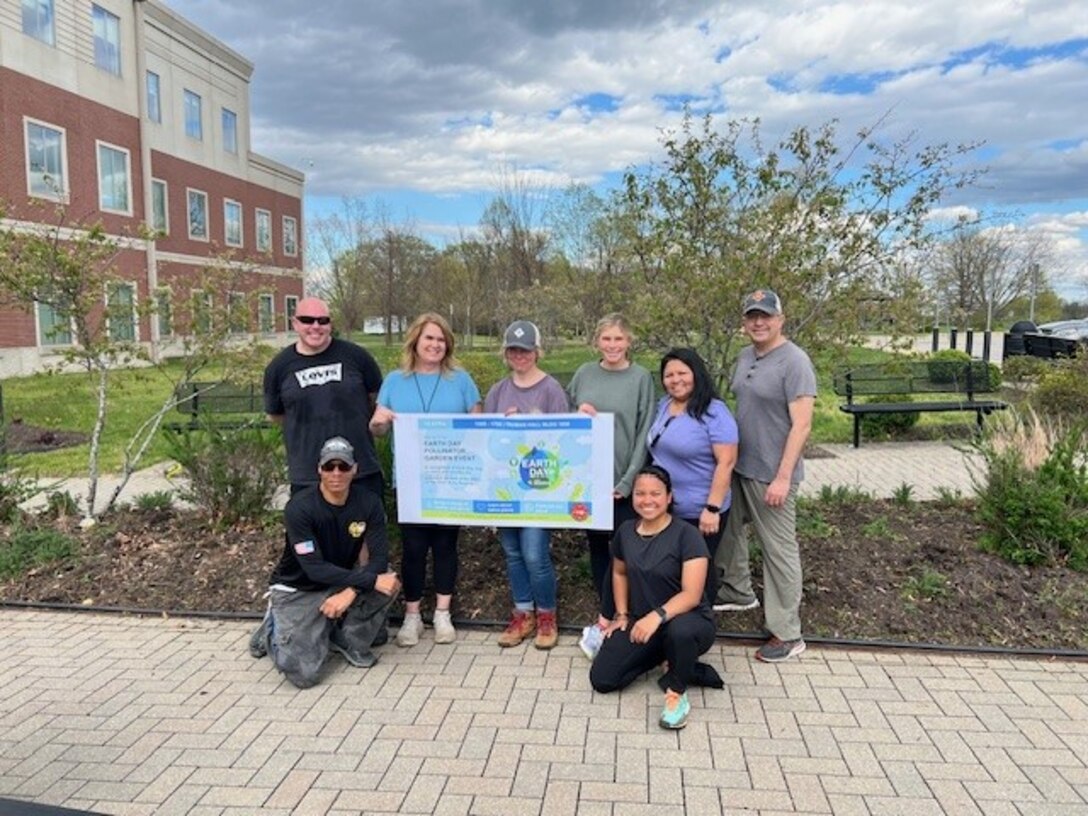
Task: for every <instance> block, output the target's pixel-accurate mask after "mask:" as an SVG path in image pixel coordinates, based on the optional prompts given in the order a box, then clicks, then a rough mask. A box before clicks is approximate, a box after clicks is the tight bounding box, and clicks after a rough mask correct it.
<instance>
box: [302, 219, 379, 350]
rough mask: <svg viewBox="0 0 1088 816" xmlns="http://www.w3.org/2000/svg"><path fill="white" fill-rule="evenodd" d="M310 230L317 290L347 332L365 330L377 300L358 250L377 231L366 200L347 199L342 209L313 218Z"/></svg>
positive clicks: (310, 249) (311, 263) (311, 256)
mask: <svg viewBox="0 0 1088 816" xmlns="http://www.w3.org/2000/svg"><path fill="white" fill-rule="evenodd" d="M309 230H310V238H309V240H308V241H307V242H306V246H307V251H308V255H309V258H308V261H309V265H310V268H311V270H312V281H313V289H314V293H315V294H317V295H319V296H321V297H322V298H324V299H325V300H327V301H328V303H329V308H330V309H331V310H332V312H333V314H334V315H335V316H336V322H337V325H339V326H340V327H341V328H342V329H343V330H344V331H345V332H348V333H350V332H353V331H358V330H360V329H362V328H363V326H364V324H365V321H366V317H367V311H368V307H369V306H370V304H372V303H373V302H374V300H375V299H376V298H375V295H376V292H375V291H374V289H373V284H374V281H373V279H372V276H371V275H370V272H371V270H370V269H369V268H368V266H367V264H366V262H365V260H364V258H363V257H362V256H361V255H360V253H359V252H358V249H359V247H361V246H364V245H365V244H367V243H369V242H370V241H372V240H373V239H374V236H375V230H376V225H375V224H374V222H373V218H372V214H371V212H370V209H369V207H368V206H367V203H366V201H365V200H363V199H360V198H345V199H344V200H343V202H342V206H341V210H340V212H336V213H332V214H330V215H327V216H322V217H319V218H314V219H311V220H310V221H309Z"/></svg>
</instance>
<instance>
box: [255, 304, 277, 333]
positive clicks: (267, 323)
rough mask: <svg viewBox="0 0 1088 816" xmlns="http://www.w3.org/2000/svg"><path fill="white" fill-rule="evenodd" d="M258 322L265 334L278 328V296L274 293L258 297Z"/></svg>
mask: <svg viewBox="0 0 1088 816" xmlns="http://www.w3.org/2000/svg"><path fill="white" fill-rule="evenodd" d="M257 324H258V326H259V327H260V330H261V332H262V333H264V334H271V333H272V332H274V331H275V330H276V298H275V297H274V296H273V295H259V296H258V297H257Z"/></svg>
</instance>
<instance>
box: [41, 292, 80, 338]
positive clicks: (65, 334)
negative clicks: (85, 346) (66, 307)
mask: <svg viewBox="0 0 1088 816" xmlns="http://www.w3.org/2000/svg"><path fill="white" fill-rule="evenodd" d="M44 309H48V310H49V314H50V315H51V316H52V319H51V321H50V329H49V330H50V331H51V332H52V333H53V334H54V337H53V338H49V337H47V336H46V333H45V331H44V329H45V321H44V320H43V310H44ZM59 323H60V321H58V320H57V312H56V309H54V308H53V307H52V306H50V305H49V304H48V303H42V302H41V301H40V300H36V301H34V324H35V325H34V329H35V336H36V337H37V340H38V345H39V346H40V347H42V348H58V347H60V346H70V345H72V344H73V342H74V341H73V337H74V332H73V326H72V317H71V315H69V316H68V328H66V329H64V330H63V331H57V328H56V327H57V325H58V324H59Z"/></svg>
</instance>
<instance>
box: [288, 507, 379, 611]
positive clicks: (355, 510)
mask: <svg viewBox="0 0 1088 816" xmlns="http://www.w3.org/2000/svg"><path fill="white" fill-rule="evenodd" d="M283 518H284V522H285V523H286V525H287V542H286V544H285V545H284V548H283V555H282V556H281V557H280V563H279V564H278V565H277V566H276V568H275V569H274V570H273V571H272V577H271V579H270V580H269V583H272V584H285V585H286V586H289V587H294V588H295V589H301V590H304V591H308V592H312V591H318V590H323V589H343V588H344V587H349V586H350V587H355V588H356V589H358V590H360V591H364V592H366V591H369V590H372V589H373V588H374V579H375V578H377V577H378V575H380V574H381V573H383V572H386V571H387V570H388V569H389V539H388V538H387V535H386V527H385V510H383V509H382V503H381V500H380V499H379V498H378V497H377V496H375V495H374V494H373V493H371V492H370V491H368V490H366V489H365V488H363V487H361V486H359V485H352V486H351V489H350V490H349V491H348V499H347V502H345V503H344V504H343V505H342V506H337V505H335V504H329V503H328V502H327V501H326V500H325V497H324V496H323V495H321V489H320V488H319V487H317V486H314V487H308V488H306V489H305V490H301V491H299V492H298V493H296V494H295V495H294V496H292V497H291V499H290V501H288V502H287V507H286V508H285V509H284V511H283ZM364 543H365V544H366V547H367V558H368V560H367V563H366V565H364V566H360V565H359V564H358V561H359V552H360V551H361V550H362V548H363V544H364Z"/></svg>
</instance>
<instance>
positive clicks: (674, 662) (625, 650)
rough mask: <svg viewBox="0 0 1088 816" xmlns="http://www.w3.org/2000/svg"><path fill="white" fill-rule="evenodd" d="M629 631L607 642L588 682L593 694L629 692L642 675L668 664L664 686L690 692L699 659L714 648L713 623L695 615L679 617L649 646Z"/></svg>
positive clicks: (664, 628) (616, 633)
mask: <svg viewBox="0 0 1088 816" xmlns="http://www.w3.org/2000/svg"><path fill="white" fill-rule="evenodd" d="M634 624H635V621H634V619H632V620H631V621H630V623H629V624H628V627H627V630H625V631H620V630H617V631H615V632H613V633H612V634H611V635H610V636H609V637H607V638H605V640H604V644H603V645H602V646H601V650H600V651H599V652H598V653H597V657H596V658H595V659H594V661H593V665H592V666H591V667H590V669H589V682H590V685H592V686H593V690H594V691H599V692H602V693H607V692H610V691H618V690H619V689H622V688H626V687H627V686H629V685H630V684H631V683H632V682H634V681H635V680H637V679H638V678H639V677H640V676H641V675H643V674H645V673H646V672H648V671H650V670H651V669H653V668H654V667H656V666H659V665H661V661H662V660H667V661H668V662H669V670H668V672H666V673H665V677H664V685H665V686H666V687H667V688H670V689H672V690H673V691H676V692H680V693H681V694H683V693H684V692H685V691H687V690H688V684H689V683H690V682H691V680H692V677H693V676H694V672H695V664H696V663H697V662H698V660H699V655H702V654H705V653H706V651H707V650H708V649H710V647H711V646H712V645H713V644H714V622H713V621H711V620H710V619H709V618H708V617H706V616H705V615H704V614H702V613H700V612H698V611H694V612H685V613H684V614H683V615H677V616H676V617H675V618H673V619H672V620H670V621H668V622H667V623H664V624H662V625H661V626H660V627H659V628H658V630H657V631H656V632H654V636H653V637H652V638H650V639H649V641H647V642H646V643H632V642H631V638H630V636H629V632H630V629H631V627H632V626H634Z"/></svg>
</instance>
